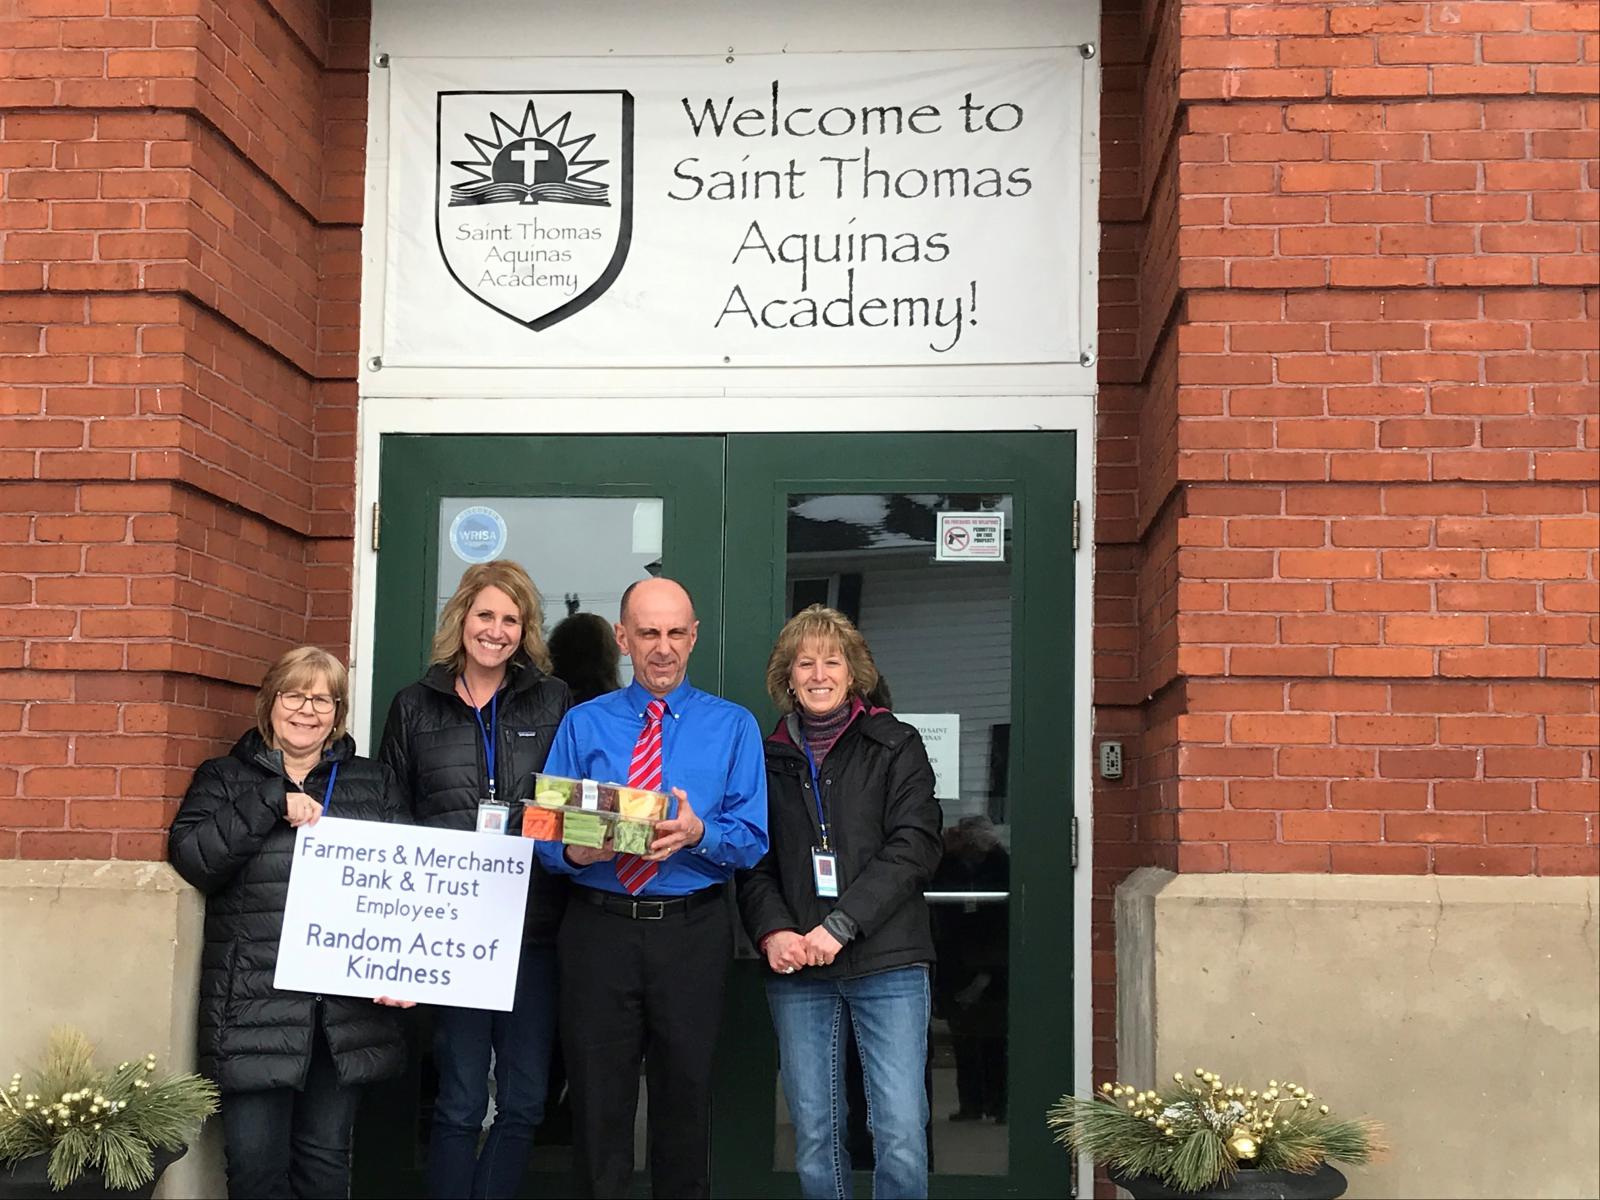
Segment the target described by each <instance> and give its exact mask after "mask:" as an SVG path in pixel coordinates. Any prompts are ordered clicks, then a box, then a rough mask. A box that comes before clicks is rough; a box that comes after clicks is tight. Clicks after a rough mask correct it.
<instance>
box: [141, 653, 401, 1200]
mask: <svg viewBox="0 0 1600 1200" xmlns="http://www.w3.org/2000/svg"><path fill="white" fill-rule="evenodd" d="M255 709H256V725H255V728H253V729H251V730H250V731H249V732H248V733H246V734H245V735H244V736H243V737H242V738H240V739H239V742H238V744H237V745H235V746H234V748H233V752H232V753H231V754H227V755H224V756H223V757H221V758H213V759H209V760H208V761H206V762H204V763H202V764H201V765H200V768H199V769H198V770H197V771H196V772H195V773H194V781H193V782H192V783H191V784H190V785H189V790H188V793H187V794H186V795H185V796H184V798H183V806H182V807H181V808H179V810H178V814H177V816H176V817H175V818H174V819H173V822H172V830H171V832H170V834H169V835H168V838H167V856H168V858H170V859H171V861H172V865H173V867H175V868H176V869H177V872H178V874H180V875H182V876H183V877H184V878H185V879H187V880H188V881H189V882H190V883H192V884H193V885H194V886H195V887H197V888H199V889H200V891H202V892H204V893H205V895H206V921H205V947H204V950H203V953H202V957H201V964H200V1070H201V1071H202V1072H203V1073H204V1074H205V1075H207V1076H208V1077H209V1078H211V1079H213V1080H215V1081H216V1083H217V1086H218V1087H219V1088H220V1089H221V1092H222V1132H223V1142H224V1145H225V1148H226V1153H227V1170H228V1194H229V1195H230V1196H233V1197H244V1196H263V1197H291V1196H293V1197H313V1196H316V1197H342V1196H348V1195H349V1194H350V1136H351V1130H352V1128H353V1126H354V1123H355V1110H356V1100H357V1096H358V1093H359V1087H360V1085H362V1084H366V1083H374V1082H377V1081H378V1080H381V1079H389V1078H392V1077H393V1076H396V1075H399V1074H400V1073H401V1072H402V1071H403V1070H404V1069H405V1059H406V1050H405V1039H404V1036H403V1034H402V1031H401V1029H400V1026H399V1021H398V1014H397V1013H394V1012H391V1011H388V1010H387V1009H386V1008H382V1007H375V1006H374V1002H373V1001H370V1000H363V999H358V998H355V997H349V996H311V995H308V994H306V993H305V992H287V991H280V990H279V989H277V988H275V987H273V986H272V977H273V973H274V971H275V970H276V969H277V964H278V937H279V935H280V934H281V933H282V930H283V906H284V902H285V900H286V899H287V897H288V892H289V868H290V865H291V863H292V862H293V858H294V845H295V830H296V829H297V828H298V827H299V826H301V825H309V824H314V823H315V822H316V821H317V819H318V818H319V817H321V816H322V815H323V814H324V813H331V814H333V815H335V816H339V817H349V818H353V819H356V820H367V821H393V820H397V819H400V818H401V817H402V814H403V811H404V803H405V801H404V797H403V796H402V795H401V793H400V792H399V790H398V789H397V788H396V787H395V783H394V776H393V775H392V774H391V773H390V771H389V769H388V768H387V767H384V766H382V765H380V764H379V763H376V762H373V761H372V760H371V759H366V758H358V757H357V756H356V753H355V743H354V742H353V741H351V740H350V738H349V737H347V736H345V733H344V722H345V715H346V714H347V713H348V712H349V710H350V690H349V680H348V676H347V675H346V673H345V668H344V666H343V664H341V663H340V662H339V660H338V659H336V658H334V657H333V656H332V655H331V654H329V653H328V652H327V651H325V650H319V649H317V648H316V647H314V646H302V647H300V648H299V649H297V650H291V651H289V652H288V653H287V654H285V655H284V656H283V657H282V658H280V659H279V660H278V661H277V662H276V663H274V664H273V665H272V668H271V669H270V670H269V671H268V672H267V675H266V678H265V679H264V680H263V681H262V683H261V690H260V691H259V692H258V693H257V695H256V705H255ZM377 1003H378V1004H380V1005H389V1006H393V1007H405V1005H404V1004H403V1003H401V1002H398V1001H391V1000H387V999H382V1000H379V1001H378V1002H377Z"/></svg>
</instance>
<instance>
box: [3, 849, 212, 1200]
mask: <svg viewBox="0 0 1600 1200" xmlns="http://www.w3.org/2000/svg"><path fill="white" fill-rule="evenodd" d="M204 913H205V906H204V902H203V900H202V898H201V896H200V894H199V893H198V892H196V891H195V890H194V889H193V888H191V887H190V886H189V885H188V884H187V883H185V882H183V880H182V879H180V878H178V875H177V874H176V872H174V871H173V870H172V868H171V867H169V866H167V865H166V864H165V863H146V862H89V861H77V860H73V861H36V862H30V861H22V860H12V859H8V860H4V861H0V963H3V964H4V970H5V973H6V986H5V987H3V988H0V1070H4V1071H5V1072H7V1073H9V1072H11V1071H14V1070H19V1069H23V1068H24V1066H25V1065H26V1064H30V1063H33V1062H35V1061H37V1060H38V1058H39V1056H40V1055H41V1054H42V1053H43V1051H44V1046H45V1042H46V1041H47V1039H48V1038H49V1035H50V1030H51V1029H53V1028H54V1027H55V1026H57V1025H72V1026H76V1027H77V1028H79V1029H81V1030H83V1032H84V1033H85V1034H87V1035H88V1037H89V1038H90V1039H91V1040H92V1041H93V1042H94V1043H95V1045H96V1047H97V1048H98V1050H99V1058H100V1060H101V1061H102V1062H106V1061H109V1062H111V1063H116V1062H119V1061H120V1060H122V1059H124V1058H137V1057H142V1056H143V1055H145V1054H148V1053H150V1052H152V1051H154V1053H155V1054H156V1056H157V1057H158V1058H159V1059H160V1060H161V1064H162V1066H163V1067H171V1068H173V1069H175V1070H181V1071H192V1070H193V1069H194V1065H195V1016H196V1010H197V1008H198V1004H199V981H200V946H201V930H202V922H203V919H204ZM221 1146H222V1139H221V1126H220V1125H219V1123H218V1122H217V1121H216V1120H215V1119H213V1120H212V1121H211V1122H210V1123H209V1124H208V1125H207V1127H206V1131H205V1133H203V1134H202V1136H201V1138H200V1142H199V1144H198V1145H196V1146H194V1147H192V1148H191V1149H190V1151H189V1153H188V1154H187V1155H185V1156H184V1158H183V1160H182V1161H181V1162H179V1163H177V1164H176V1165H175V1166H173V1168H172V1169H171V1170H170V1171H168V1172H167V1174H166V1176H165V1177H164V1178H163V1180H162V1183H161V1187H160V1189H159V1190H158V1192H157V1193H156V1194H157V1195H158V1196H165V1197H189V1196H220V1195H223V1194H224V1193H225V1191H226V1188H225V1185H224V1183H223V1175H222V1150H221Z"/></svg>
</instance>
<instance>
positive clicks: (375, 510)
mask: <svg viewBox="0 0 1600 1200" xmlns="http://www.w3.org/2000/svg"><path fill="white" fill-rule="evenodd" d="M382 512H383V510H382V509H380V508H379V507H378V502H377V501H376V500H374V501H373V502H372V551H373V553H374V554H376V553H377V551H378V522H379V521H380V520H381V519H382V518H381V514H382Z"/></svg>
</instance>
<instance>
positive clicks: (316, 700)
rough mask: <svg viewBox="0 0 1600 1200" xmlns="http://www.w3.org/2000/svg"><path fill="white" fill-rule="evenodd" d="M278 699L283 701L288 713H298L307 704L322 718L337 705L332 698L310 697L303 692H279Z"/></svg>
mask: <svg viewBox="0 0 1600 1200" xmlns="http://www.w3.org/2000/svg"><path fill="white" fill-rule="evenodd" d="M278 699H279V700H282V701H283V706H284V707H285V708H287V709H288V710H289V711H290V712H299V711H300V710H301V709H303V708H304V707H305V706H306V705H308V704H309V705H311V711H312V712H314V713H317V714H318V715H319V716H324V717H325V716H327V715H328V714H329V713H331V712H332V711H333V710H334V709H335V708H336V707H337V706H338V703H339V702H338V701H337V700H335V699H334V698H333V697H332V696H310V695H307V694H306V693H305V692H279V693H278Z"/></svg>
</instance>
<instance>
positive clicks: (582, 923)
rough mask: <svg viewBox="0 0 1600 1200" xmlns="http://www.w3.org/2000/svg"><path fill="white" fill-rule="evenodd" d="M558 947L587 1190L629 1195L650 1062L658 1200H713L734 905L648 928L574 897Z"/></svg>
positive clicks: (565, 1039) (576, 1141)
mask: <svg viewBox="0 0 1600 1200" xmlns="http://www.w3.org/2000/svg"><path fill="white" fill-rule="evenodd" d="M719 890H720V889H719ZM559 947H560V963H561V1047H562V1053H563V1054H564V1055H565V1056H566V1061H567V1073H568V1076H569V1078H570V1080H571V1092H570V1095H571V1098H572V1116H573V1147H574V1150H575V1152H576V1160H577V1173H578V1186H579V1189H580V1191H581V1193H582V1194H583V1195H586V1196H591V1197H595V1198H596V1200H611V1198H613V1197H622V1196H626V1195H628V1193H629V1191H630V1188H631V1185H632V1181H633V1170H634V1163H633V1127H634V1118H635V1116H636V1114H637V1112H638V1104H639V1066H640V1063H641V1061H642V1062H643V1063H644V1064H645V1080H646V1084H647V1086H648V1088H649V1127H650V1137H649V1155H650V1184H651V1193H652V1195H654V1196H656V1197H658V1200H667V1198H669V1197H670V1198H673V1200H676V1198H678V1197H683V1198H684V1200H694V1198H695V1197H703V1196H709V1195H710V1194H711V1192H710V1188H711V1163H710V1148H711V1062H712V1056H713V1053H714V1051H715V1049H716V1044H717V1029H718V1026H719V1025H720V1023H721V1020H722V989H723V983H724V981H725V979H726V978H727V973H728V961H729V959H730V958H731V957H732V955H733V931H732V928H731V926H730V925H729V921H728V909H727V906H726V905H725V904H723V903H722V902H721V900H720V898H718V899H710V900H709V902H707V903H703V904H700V905H699V906H698V907H695V908H691V909H689V910H688V911H681V910H680V911H677V912H669V913H668V914H666V915H665V916H663V917H661V918H660V919H659V920H640V919H635V918H633V917H629V916H625V915H622V914H620V913H616V912H612V911H608V910H606V909H603V908H598V907H596V906H594V905H592V904H589V903H585V902H584V900H583V899H582V898H578V897H575V898H574V899H573V902H572V903H570V904H568V905H567V911H566V916H565V917H564V918H563V920H562V924H561V936H560V942H559Z"/></svg>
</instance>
